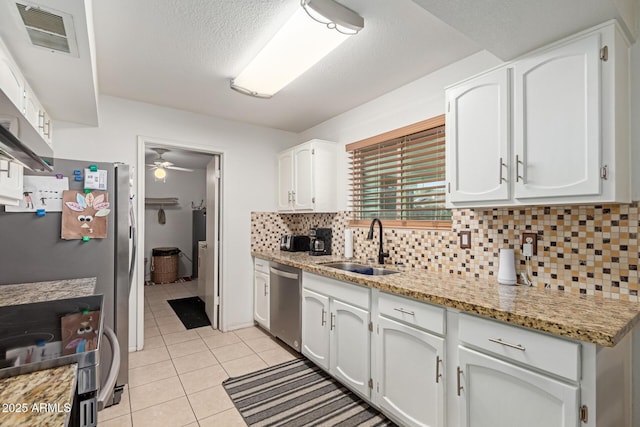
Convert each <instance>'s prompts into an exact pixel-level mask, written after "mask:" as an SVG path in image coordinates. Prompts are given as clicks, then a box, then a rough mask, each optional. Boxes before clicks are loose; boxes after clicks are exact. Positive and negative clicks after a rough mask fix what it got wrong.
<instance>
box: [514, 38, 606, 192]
mask: <svg viewBox="0 0 640 427" xmlns="http://www.w3.org/2000/svg"><path fill="white" fill-rule="evenodd" d="M600 38H601V37H600V34H599V33H596V34H592V35H590V36H588V37H585V38H584V39H580V40H578V41H576V42H574V43H570V44H568V45H566V46H562V47H559V48H556V49H553V50H552V51H550V52H547V53H543V54H540V55H535V56H533V57H531V58H528V59H524V60H522V61H518V62H516V63H515V64H514V89H515V90H514V100H515V102H514V106H515V113H514V138H515V155H516V159H515V167H516V181H515V197H516V198H518V199H528V198H532V197H533V198H535V197H563V196H564V197H567V196H597V195H598V194H600V167H601V154H600V141H601V137H600V132H601V129H600V128H601V126H600V105H601V104H602V99H601V96H600V48H601V41H600Z"/></svg>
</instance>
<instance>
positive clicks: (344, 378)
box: [329, 299, 371, 396]
mask: <svg viewBox="0 0 640 427" xmlns="http://www.w3.org/2000/svg"><path fill="white" fill-rule="evenodd" d="M369 318H370V314H369V311H368V310H363V309H361V308H358V307H355V306H352V305H350V304H347V303H345V302H342V301H340V300H338V299H335V300H333V301H332V302H331V328H330V329H331V334H330V335H331V342H330V344H329V345H330V347H331V357H330V362H331V363H330V372H332V373H333V374H334V375H335V377H336V378H337V379H338V380H340V382H342V383H343V384H345V385H347V386H349V387H350V388H352V389H354V390H355V391H357V392H359V393H360V394H361V395H363V396H370V390H371V389H370V388H369V378H371V377H370V373H371V366H370V361H371V334H370V333H369Z"/></svg>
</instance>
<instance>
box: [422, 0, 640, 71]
mask: <svg viewBox="0 0 640 427" xmlns="http://www.w3.org/2000/svg"><path fill="white" fill-rule="evenodd" d="M413 1H414V2H415V3H417V4H419V5H421V6H422V7H424V8H425V9H427V10H429V12H430V13H433V14H434V15H435V16H437V17H438V18H440V19H442V20H443V21H445V22H447V23H449V24H450V25H452V26H453V27H454V28H457V29H458V30H460V32H462V33H463V34H465V35H467V36H468V37H469V38H470V39H472V40H475V41H476V42H477V43H479V44H480V45H481V46H482V47H483V48H485V49H487V50H488V51H490V52H491V53H493V54H494V55H496V56H497V57H498V58H501V59H502V60H505V61H508V60H511V59H513V58H515V57H517V56H519V55H522V54H524V53H526V52H528V51H531V50H533V49H535V48H538V47H541V46H544V45H546V44H548V43H551V42H553V41H556V40H558V39H561V38H563V37H566V36H569V35H571V34H574V33H577V32H579V31H582V30H585V29H587V28H589V27H593V26H594V25H597V24H600V23H602V22H605V21H607V20H609V19H617V20H618V22H619V23H620V24H621V25H622V27H623V28H624V29H625V31H626V32H627V35H629V36H630V37H631V38H632V39H633V38H635V36H636V35H637V30H638V28H637V25H638V23H637V19H636V14H637V13H638V12H639V11H637V10H636V8H638V5H640V1H638V0H562V1H558V0H535V1H531V0H483V1H477V0H455V1H442V0H413Z"/></svg>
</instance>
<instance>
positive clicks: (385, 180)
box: [348, 124, 451, 226]
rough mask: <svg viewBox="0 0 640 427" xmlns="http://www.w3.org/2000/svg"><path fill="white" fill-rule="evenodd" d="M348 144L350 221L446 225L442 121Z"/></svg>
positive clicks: (447, 218)
mask: <svg viewBox="0 0 640 427" xmlns="http://www.w3.org/2000/svg"><path fill="white" fill-rule="evenodd" d="M410 129H411V128H410ZM395 133H396V134H397V132H395ZM378 139H380V138H378ZM351 147H352V149H351V150H350V155H351V171H350V172H351V176H350V178H351V188H352V193H351V203H352V210H353V213H354V216H355V219H356V220H368V219H372V218H380V219H383V220H397V221H410V222H413V221H434V222H441V221H445V222H447V225H449V226H450V220H451V211H450V210H449V209H446V208H445V127H444V124H441V125H438V126H435V127H431V128H428V129H426V130H421V131H418V132H413V133H410V134H407V135H402V136H396V137H393V138H391V139H384V140H381V141H374V142H373V143H371V141H369V143H365V144H362V143H360V144H359V143H355V144H352V145H351ZM348 149H349V147H348ZM440 225H441V224H440Z"/></svg>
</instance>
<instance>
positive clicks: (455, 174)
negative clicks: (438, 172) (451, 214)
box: [446, 68, 510, 202]
mask: <svg viewBox="0 0 640 427" xmlns="http://www.w3.org/2000/svg"><path fill="white" fill-rule="evenodd" d="M509 72H510V70H509V69H508V68H502V69H499V70H495V71H492V72H490V73H487V74H485V75H483V76H481V77H478V78H476V79H474V80H472V81H469V82H466V83H463V84H461V85H459V86H457V87H455V88H454V89H451V90H450V91H449V92H448V93H447V97H448V104H447V118H446V120H447V168H446V172H447V176H448V179H447V180H448V182H449V185H450V186H451V188H450V197H449V199H450V201H451V202H476V201H482V200H508V199H509V181H508V179H507V178H508V174H509V168H508V163H509V140H510V139H509ZM478 169H482V171H483V173H482V174H479V173H478Z"/></svg>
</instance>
